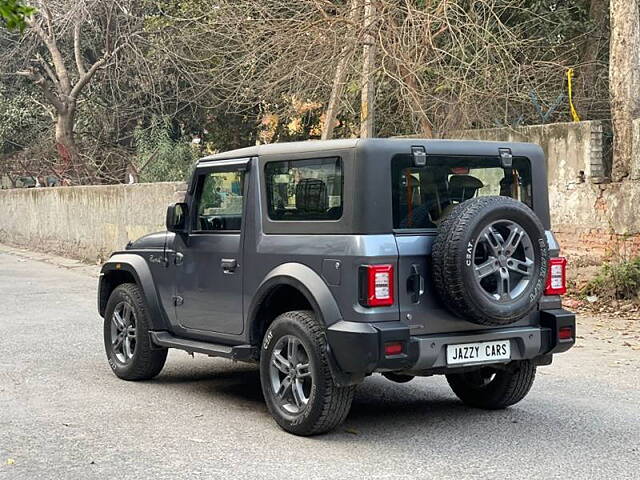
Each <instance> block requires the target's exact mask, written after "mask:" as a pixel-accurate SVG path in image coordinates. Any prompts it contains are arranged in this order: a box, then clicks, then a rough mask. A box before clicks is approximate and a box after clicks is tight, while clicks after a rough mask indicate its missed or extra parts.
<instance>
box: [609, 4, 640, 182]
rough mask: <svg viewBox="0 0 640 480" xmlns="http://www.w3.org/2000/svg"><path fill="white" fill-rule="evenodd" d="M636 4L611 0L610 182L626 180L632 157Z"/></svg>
mask: <svg viewBox="0 0 640 480" xmlns="http://www.w3.org/2000/svg"><path fill="white" fill-rule="evenodd" d="M638 2H639V0H611V4H610V5H611V10H610V16H611V45H610V59H609V92H610V97H611V123H612V127H613V168H612V172H611V178H612V180H613V181H615V182H619V181H621V180H623V179H624V178H626V177H628V176H629V170H630V165H631V156H632V137H633V132H632V129H633V127H632V120H633V119H635V118H638V117H639V116H640V11H639V10H638V8H639V3H638Z"/></svg>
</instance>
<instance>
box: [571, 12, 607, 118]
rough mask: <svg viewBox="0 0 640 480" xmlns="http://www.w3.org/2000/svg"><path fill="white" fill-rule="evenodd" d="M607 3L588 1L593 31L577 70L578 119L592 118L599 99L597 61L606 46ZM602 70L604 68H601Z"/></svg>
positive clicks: (587, 40)
mask: <svg viewBox="0 0 640 480" xmlns="http://www.w3.org/2000/svg"><path fill="white" fill-rule="evenodd" d="M609 1H610V0H590V1H589V20H590V21H591V23H592V24H593V30H592V31H591V32H590V33H589V35H588V36H587V38H586V40H585V43H584V47H583V50H582V55H581V59H580V64H581V65H582V66H581V67H580V68H579V69H577V73H578V78H577V80H578V81H577V82H576V85H575V87H574V92H575V93H574V94H575V100H574V103H575V104H576V106H577V109H578V113H579V114H580V118H584V119H585V120H586V119H590V118H593V114H594V113H595V112H593V108H594V103H596V104H597V103H598V102H599V101H600V99H601V98H602V97H601V93H603V92H601V91H599V90H597V85H598V74H599V68H598V66H599V65H598V60H599V59H600V55H601V51H602V49H603V47H604V46H605V45H606V41H607V37H608V32H607V25H608V21H609ZM602 70H604V68H602Z"/></svg>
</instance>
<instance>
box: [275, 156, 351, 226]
mask: <svg viewBox="0 0 640 480" xmlns="http://www.w3.org/2000/svg"><path fill="white" fill-rule="evenodd" d="M265 181H266V185H267V207H268V210H269V218H271V220H294V221H295V220H338V219H339V218H340V217H341V216H342V203H343V194H342V186H343V176H342V161H341V160H340V159H339V158H335V157H334V158H318V159H309V160H291V161H284V162H269V163H267V164H266V166H265Z"/></svg>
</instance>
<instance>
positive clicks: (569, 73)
mask: <svg viewBox="0 0 640 480" xmlns="http://www.w3.org/2000/svg"><path fill="white" fill-rule="evenodd" d="M567 86H568V89H569V107H570V108H571V118H572V119H573V121H574V122H579V121H580V116H579V115H578V112H577V111H576V107H574V105H573V68H570V69H569V70H567Z"/></svg>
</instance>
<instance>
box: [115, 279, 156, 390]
mask: <svg viewBox="0 0 640 480" xmlns="http://www.w3.org/2000/svg"><path fill="white" fill-rule="evenodd" d="M150 324H151V323H150V321H149V313H148V312H147V308H146V303H145V301H144V298H143V296H142V291H141V290H140V288H139V287H138V286H137V285H136V284H134V283H123V284H122V285H118V286H117V287H116V288H115V289H114V290H113V292H112V293H111V296H110V297H109V301H108V302H107V308H106V309H105V314H104V348H105V351H106V353H107V360H108V361H109V366H111V370H113V373H115V374H116V376H118V377H119V378H122V379H123V380H148V379H150V378H153V377H155V376H156V375H158V374H159V373H160V371H161V370H162V367H164V362H165V360H166V358H167V349H166V348H156V347H154V346H153V345H152V343H151V338H150V337H149V326H150Z"/></svg>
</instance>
